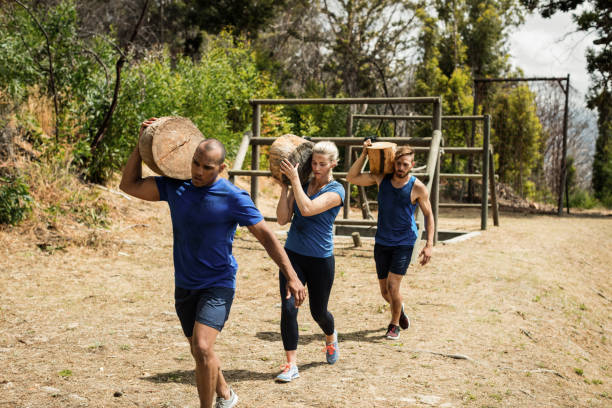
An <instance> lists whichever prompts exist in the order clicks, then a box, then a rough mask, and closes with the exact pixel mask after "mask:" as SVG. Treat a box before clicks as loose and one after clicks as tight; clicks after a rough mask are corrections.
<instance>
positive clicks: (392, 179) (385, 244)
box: [346, 139, 434, 340]
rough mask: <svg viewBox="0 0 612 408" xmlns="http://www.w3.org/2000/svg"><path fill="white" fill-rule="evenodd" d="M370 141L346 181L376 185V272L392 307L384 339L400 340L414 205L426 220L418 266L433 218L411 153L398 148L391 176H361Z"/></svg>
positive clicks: (426, 251) (406, 323)
mask: <svg viewBox="0 0 612 408" xmlns="http://www.w3.org/2000/svg"><path fill="white" fill-rule="evenodd" d="M371 145H372V142H371V141H370V139H366V141H365V142H364V143H363V150H362V152H361V156H359V158H358V159H357V160H356V161H355V163H353V165H352V166H351V168H350V170H349V172H348V174H347V176H346V179H347V181H348V182H349V183H352V184H356V185H358V186H371V185H374V184H377V185H378V224H377V229H376V238H375V245H374V260H375V262H376V273H377V274H378V284H379V286H380V293H381V294H382V297H383V298H384V299H385V300H386V301H387V302H388V303H389V304H390V305H391V322H390V323H389V326H388V329H387V334H386V337H387V338H388V339H391V340H396V339H399V337H400V327H401V328H402V329H407V328H408V327H410V320H409V319H408V316H406V314H405V313H404V305H403V304H402V295H401V293H400V284H401V282H402V278H403V277H404V275H405V274H406V270H407V269H408V265H410V259H411V258H412V251H413V250H414V245H415V244H416V241H417V239H418V237H417V232H418V229H417V226H416V221H415V214H414V212H415V210H416V207H417V204H418V206H419V208H420V209H421V211H423V215H424V217H425V226H426V228H427V243H426V244H425V247H424V248H423V249H422V250H421V252H420V254H419V257H422V259H421V265H425V264H427V263H428V262H429V260H430V259H431V253H432V249H433V239H434V217H433V213H432V211H431V203H430V202H429V192H428V191H427V187H426V186H425V185H424V184H423V183H422V182H421V181H419V180H418V179H417V178H416V177H415V176H411V175H410V170H412V168H413V167H414V164H415V162H414V150H412V148H411V147H409V146H401V147H399V148H398V149H397V151H396V152H395V159H394V172H393V174H388V175H385V174H371V173H363V172H362V171H361V169H362V168H363V165H364V162H365V158H366V151H367V148H368V146H371Z"/></svg>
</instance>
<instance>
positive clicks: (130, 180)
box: [119, 118, 159, 201]
mask: <svg viewBox="0 0 612 408" xmlns="http://www.w3.org/2000/svg"><path fill="white" fill-rule="evenodd" d="M154 121H155V118H151V119H149V120H147V121H145V122H143V123H142V125H141V126H140V133H141V134H142V131H143V130H144V129H145V128H146V127H147V126H149V125H150V124H151V123H153V122H154ZM119 188H120V189H121V190H123V191H125V192H126V193H127V194H129V195H131V196H134V197H136V198H140V199H142V200H147V201H159V190H158V189H157V183H156V182H155V177H146V178H142V157H140V151H139V150H138V143H136V147H135V148H134V151H132V154H131V155H130V157H129V159H128V161H127V163H126V165H125V168H124V169H123V174H122V176H121V184H119Z"/></svg>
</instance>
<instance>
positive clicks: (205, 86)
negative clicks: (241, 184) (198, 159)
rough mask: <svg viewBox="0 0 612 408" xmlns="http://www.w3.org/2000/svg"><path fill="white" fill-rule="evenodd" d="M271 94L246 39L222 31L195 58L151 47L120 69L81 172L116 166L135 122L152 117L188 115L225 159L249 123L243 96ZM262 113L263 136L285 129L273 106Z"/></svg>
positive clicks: (95, 173)
mask: <svg viewBox="0 0 612 408" xmlns="http://www.w3.org/2000/svg"><path fill="white" fill-rule="evenodd" d="M276 95H277V89H276V86H275V85H274V84H273V83H272V82H271V81H270V80H269V79H268V77H267V75H266V74H264V73H262V72H260V71H258V70H257V66H256V62H255V57H254V55H253V52H252V51H251V49H250V46H249V44H248V43H246V42H241V41H239V40H237V39H233V38H232V37H231V36H230V35H229V34H228V33H221V34H220V35H219V36H216V37H211V38H210V39H209V41H208V42H207V46H206V48H205V49H204V50H203V52H202V58H201V59H200V60H199V61H195V62H194V61H192V60H191V59H190V58H187V57H180V56H179V57H176V59H172V57H171V56H170V55H169V54H168V52H166V51H156V52H151V53H150V54H149V55H148V56H147V57H146V58H144V59H143V60H141V61H139V62H135V63H134V64H133V65H131V66H129V67H126V69H124V72H123V81H122V84H121V94H120V99H119V104H118V106H117V109H116V111H115V114H114V116H113V120H112V123H111V125H110V127H109V129H108V132H107V135H106V136H105V138H104V139H103V141H102V143H101V144H100V146H99V147H98V150H97V151H96V152H95V154H94V155H93V157H91V162H90V166H89V173H88V175H87V176H88V178H89V179H91V180H94V181H104V180H107V179H108V178H109V176H110V174H112V172H113V171H115V170H119V169H120V168H121V167H122V166H123V165H124V164H125V161H126V160H127V157H128V156H129V154H130V152H131V149H132V148H133V146H134V145H135V144H136V141H137V137H138V129H139V127H140V123H141V122H142V121H143V120H145V119H147V118H149V117H153V116H155V117H160V116H174V115H178V116H184V117H188V118H190V119H191V120H192V121H193V122H194V123H195V125H196V126H197V127H198V128H199V129H200V131H202V133H203V134H204V136H205V137H206V138H211V137H214V138H216V139H219V140H220V141H222V142H223V143H224V144H225V145H226V148H227V150H228V155H229V157H230V158H231V157H233V155H234V154H235V152H236V151H237V149H238V146H239V144H240V141H241V139H242V134H243V133H244V132H245V131H246V130H247V129H248V128H249V127H250V126H251V107H250V105H249V99H251V98H258V97H260V98H270V97H274V96H276ZM262 118H263V120H262V130H265V131H266V134H267V135H277V134H279V133H282V132H283V131H286V130H287V129H288V127H287V126H286V125H285V123H286V122H287V120H286V119H285V117H284V116H283V115H282V112H279V111H278V110H277V111H275V112H274V114H266V113H264V114H263V115H262ZM266 119H268V120H266ZM85 151H86V149H85ZM80 157H84V156H83V155H81V156H80ZM85 159H86V158H85ZM84 161H86V160H84Z"/></svg>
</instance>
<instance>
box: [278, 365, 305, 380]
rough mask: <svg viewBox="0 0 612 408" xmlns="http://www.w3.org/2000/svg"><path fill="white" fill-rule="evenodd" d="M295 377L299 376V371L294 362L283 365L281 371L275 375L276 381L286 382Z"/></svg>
mask: <svg viewBox="0 0 612 408" xmlns="http://www.w3.org/2000/svg"><path fill="white" fill-rule="evenodd" d="M296 378H300V373H299V372H298V368H297V366H296V365H295V364H290V363H287V364H285V365H284V366H283V371H281V373H280V374H279V375H277V376H276V381H277V382H282V383H288V382H291V380H295V379H296Z"/></svg>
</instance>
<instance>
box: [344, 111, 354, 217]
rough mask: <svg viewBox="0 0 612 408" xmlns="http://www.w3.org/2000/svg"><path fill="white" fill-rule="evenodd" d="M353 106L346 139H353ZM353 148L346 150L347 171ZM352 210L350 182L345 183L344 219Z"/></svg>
mask: <svg viewBox="0 0 612 408" xmlns="http://www.w3.org/2000/svg"><path fill="white" fill-rule="evenodd" d="M352 109H353V105H350V106H349V113H348V116H347V118H346V137H353V115H352V113H351V110H352ZM351 152H352V149H351V146H346V147H345V148H344V168H345V171H347V172H348V171H349V169H350V168H351ZM350 210H351V183H349V182H348V180H347V181H346V182H345V183H344V207H343V209H342V217H343V218H345V219H347V218H348V217H349V214H350Z"/></svg>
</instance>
